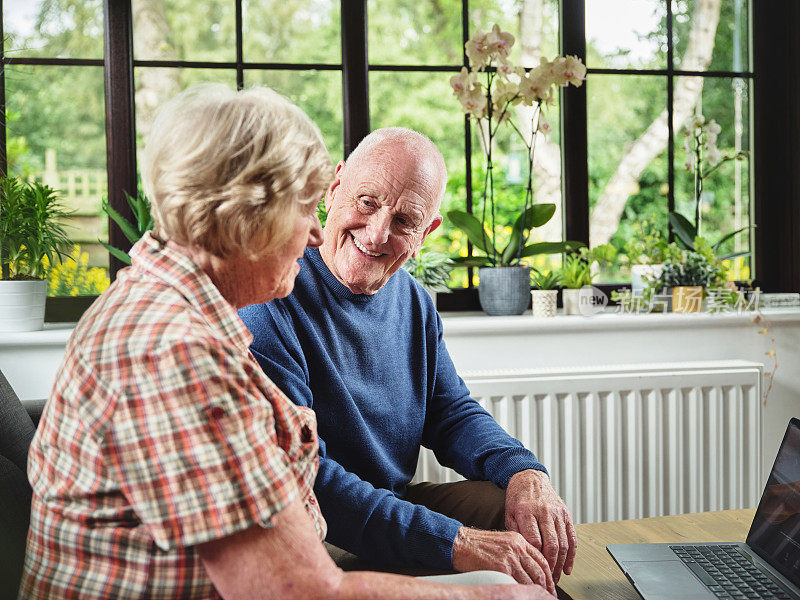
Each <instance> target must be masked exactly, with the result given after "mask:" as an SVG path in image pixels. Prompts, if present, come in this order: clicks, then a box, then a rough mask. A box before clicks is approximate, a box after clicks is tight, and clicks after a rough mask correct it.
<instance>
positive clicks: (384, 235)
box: [367, 211, 392, 247]
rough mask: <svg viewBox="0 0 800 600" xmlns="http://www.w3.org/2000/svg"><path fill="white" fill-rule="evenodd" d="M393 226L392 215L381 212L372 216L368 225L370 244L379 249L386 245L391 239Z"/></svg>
mask: <svg viewBox="0 0 800 600" xmlns="http://www.w3.org/2000/svg"><path fill="white" fill-rule="evenodd" d="M391 224H392V215H390V214H388V213H384V212H382V211H379V212H377V213H375V214H373V215H371V216H370V219H369V222H368V223H367V237H368V238H369V242H370V243H371V244H372V245H373V246H375V247H377V246H381V245H383V244H385V243H386V242H387V240H388V239H389V228H390V227H391Z"/></svg>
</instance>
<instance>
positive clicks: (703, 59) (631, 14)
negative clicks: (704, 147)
mask: <svg viewBox="0 0 800 600" xmlns="http://www.w3.org/2000/svg"><path fill="white" fill-rule="evenodd" d="M748 4H749V3H748V1H747V0H726V1H721V2H699V1H695V0H670V2H665V1H663V0H646V1H640V2H633V3H630V2H624V1H623V0H586V43H587V50H586V52H587V66H588V67H589V74H588V76H587V81H586V89H587V112H588V154H589V159H588V170H589V199H590V203H589V205H590V225H589V234H590V242H591V244H592V245H596V244H602V243H606V242H612V243H613V244H614V245H615V246H617V247H618V248H622V247H623V246H624V244H625V240H627V239H630V238H631V237H633V236H636V235H637V232H640V231H641V229H642V226H641V224H642V222H643V221H649V223H651V224H652V226H653V227H654V228H656V229H657V230H659V231H661V232H663V233H664V234H665V235H666V234H667V232H668V229H669V226H668V214H669V212H671V211H677V212H678V213H679V214H682V215H683V216H685V217H686V218H687V219H688V220H689V221H691V222H692V223H694V222H695V203H694V179H693V177H692V173H691V172H687V168H686V167H685V165H686V162H687V158H689V156H687V152H686V150H685V149H684V147H683V146H684V141H686V140H687V136H686V134H687V131H688V129H689V128H690V123H691V121H692V119H693V118H694V116H695V115H697V114H703V115H704V118H705V119H706V120H707V121H708V120H711V119H714V120H715V121H716V122H717V123H718V124H719V125H720V127H721V133H720V135H719V140H718V142H717V144H718V147H719V149H720V150H721V151H722V154H723V155H727V156H732V155H734V154H736V153H737V152H741V151H744V152H748V151H749V149H750V147H751V136H750V125H749V124H750V114H751V113H750V103H749V98H750V95H751V91H750V90H751V80H752V77H753V72H752V69H751V67H750V65H751V59H750V54H749V48H750V45H749V14H750V11H749V6H748ZM622 15H624V17H623V16H622ZM670 103H671V104H670ZM670 125H671V126H670ZM750 181H751V177H750V161H749V159H748V158H744V159H743V160H733V161H730V162H725V163H724V164H722V165H721V166H720V167H719V169H717V171H716V173H714V174H711V175H709V177H707V178H706V181H705V183H704V187H703V193H702V196H701V199H700V218H701V229H700V233H701V234H702V235H703V236H704V237H706V238H707V239H708V241H709V242H711V243H714V242H716V241H717V240H720V239H721V238H722V237H723V236H724V235H725V234H727V233H729V232H732V231H736V230H740V229H743V228H745V229H746V228H747V227H748V226H749V225H750V223H751V220H750V218H751V210H750V204H751V203H750V199H751V193H750ZM749 250H750V234H749V231H747V230H745V231H743V232H742V233H741V234H739V235H737V236H736V237H735V238H734V239H731V240H730V241H729V242H727V243H726V244H725V245H724V246H723V247H722V248H721V252H723V253H733V252H741V253H745V254H744V255H743V256H741V257H738V258H735V259H732V260H731V261H729V262H730V274H731V276H732V278H734V279H739V280H741V279H749V278H750V273H751V271H750V265H751V260H750V255H749ZM620 258H621V259H622V261H624V260H625V258H627V257H625V256H624V255H620ZM622 261H619V262H618V263H617V264H616V265H614V266H613V267H612V268H610V269H606V270H605V271H604V272H603V273H602V274H601V276H602V278H601V281H602V280H606V281H620V280H622V279H623V277H621V276H620V275H622V276H627V272H626V267H627V263H626V262H622Z"/></svg>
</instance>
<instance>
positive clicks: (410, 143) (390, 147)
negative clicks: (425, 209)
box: [342, 127, 447, 218]
mask: <svg viewBox="0 0 800 600" xmlns="http://www.w3.org/2000/svg"><path fill="white" fill-rule="evenodd" d="M387 155H392V156H394V157H395V158H397V157H400V156H402V157H403V160H402V162H403V163H407V166H408V167H409V170H410V171H418V172H420V173H421V174H422V175H423V176H424V177H425V179H427V180H429V181H431V182H434V184H435V189H433V190H432V192H433V195H434V196H435V198H436V199H437V204H436V206H435V207H434V213H433V215H431V218H433V216H434V215H436V214H437V213H438V212H439V205H440V204H441V202H442V197H443V196H444V190H445V187H446V186H447V166H446V165H445V162H444V157H443V156H442V153H441V152H439V149H438V148H437V147H436V144H434V143H433V142H432V141H431V140H430V138H428V137H427V136H425V135H423V134H421V133H419V132H418V131H414V130H413V129H408V128H406V127H383V128H381V129H376V130H375V131H373V132H371V133H370V134H369V135H367V136H366V137H365V138H364V139H363V140H361V142H360V143H359V144H358V146H356V148H355V149H354V150H353V151H352V152H351V153H350V156H349V157H348V158H347V161H346V162H345V165H344V171H343V173H342V175H343V176H344V175H346V174H347V173H348V171H350V170H356V169H359V168H360V167H361V166H362V165H363V164H364V163H367V162H370V161H373V160H378V161H382V160H383V159H384V158H385V157H386V156H387Z"/></svg>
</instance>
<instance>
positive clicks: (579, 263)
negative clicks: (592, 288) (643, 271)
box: [561, 244, 617, 289]
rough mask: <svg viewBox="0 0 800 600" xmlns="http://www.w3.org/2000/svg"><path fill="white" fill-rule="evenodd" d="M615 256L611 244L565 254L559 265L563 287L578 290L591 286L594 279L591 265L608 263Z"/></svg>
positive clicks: (615, 253) (614, 249)
mask: <svg viewBox="0 0 800 600" xmlns="http://www.w3.org/2000/svg"><path fill="white" fill-rule="evenodd" d="M616 255H617V249H616V248H614V246H612V245H611V244H602V245H601V246H595V247H594V248H592V249H591V250H589V249H588V248H586V247H583V248H581V249H580V250H578V251H577V252H572V253H570V254H567V255H566V256H565V257H564V262H563V263H562V265H561V281H562V283H563V284H564V287H566V288H569V289H580V288H582V287H583V286H585V285H591V284H592V280H593V279H594V277H595V273H592V265H593V264H594V263H595V262H598V263H610V262H612V261H613V260H614V257H615V256H616Z"/></svg>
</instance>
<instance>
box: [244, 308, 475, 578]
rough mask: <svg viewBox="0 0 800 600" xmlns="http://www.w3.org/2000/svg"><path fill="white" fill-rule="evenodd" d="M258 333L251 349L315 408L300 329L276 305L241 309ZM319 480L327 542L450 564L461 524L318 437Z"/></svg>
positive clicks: (364, 554) (396, 561)
mask: <svg viewBox="0 0 800 600" xmlns="http://www.w3.org/2000/svg"><path fill="white" fill-rule="evenodd" d="M239 314H240V316H241V317H242V320H243V321H244V323H245V325H246V326H247V327H248V328H249V329H250V332H251V333H252V334H253V343H252V345H251V346H250V351H251V352H252V354H253V356H254V357H255V358H256V360H257V361H258V363H259V364H260V365H261V367H262V368H263V369H264V372H265V373H266V375H267V376H268V377H269V378H270V379H271V380H272V381H273V382H274V383H275V385H277V386H278V387H279V388H280V389H281V390H282V391H283V392H284V393H285V394H286V396H287V397H288V398H289V399H291V400H292V401H293V402H295V403H296V404H299V405H301V406H307V407H309V408H312V409H313V408H314V398H313V393H312V390H311V388H310V387H309V383H308V381H309V378H308V370H307V367H306V363H305V357H304V354H303V351H302V347H301V345H300V342H299V340H298V339H297V336H296V334H295V331H296V330H295V328H294V327H292V326H291V324H290V322H288V321H287V320H286V319H284V318H283V316H282V315H281V314H280V313H278V312H277V309H275V308H274V307H273V308H271V309H269V310H268V309H267V308H266V307H264V306H263V305H262V306H259V307H248V308H246V309H242V311H240V313H239ZM319 446H320V448H319V450H320V451H319V471H318V473H317V479H316V482H315V484H314V493H315V494H316V496H317V498H318V500H319V505H320V508H321V510H322V514H323V516H324V517H325V520H326V522H327V524H328V534H327V537H326V541H328V542H329V543H331V544H333V545H335V546H338V547H340V548H342V549H344V550H347V551H348V552H352V553H353V554H355V555H357V556H359V557H360V558H362V559H364V560H368V561H370V562H373V563H380V564H386V565H396V566H408V567H412V566H413V567H427V568H433V569H451V568H452V553H453V542H454V541H455V537H456V534H457V533H458V530H459V529H460V528H461V523H459V522H458V521H456V520H454V519H451V518H449V517H446V516H445V515H442V514H440V513H437V512H434V511H432V510H430V509H428V508H425V507H424V506H419V505H416V504H412V503H410V502H407V501H405V500H402V499H400V498H398V497H396V496H395V495H394V494H392V493H391V492H390V491H388V490H385V489H379V488H375V487H374V486H373V485H372V484H370V483H369V482H367V481H364V480H363V479H361V478H360V477H358V476H357V475H356V474H354V473H352V472H349V471H347V470H346V469H345V468H344V467H342V466H341V465H340V464H339V463H338V462H337V461H335V460H334V459H332V458H330V457H329V456H328V453H327V448H326V445H325V442H324V440H323V439H321V438H320V440H319Z"/></svg>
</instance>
